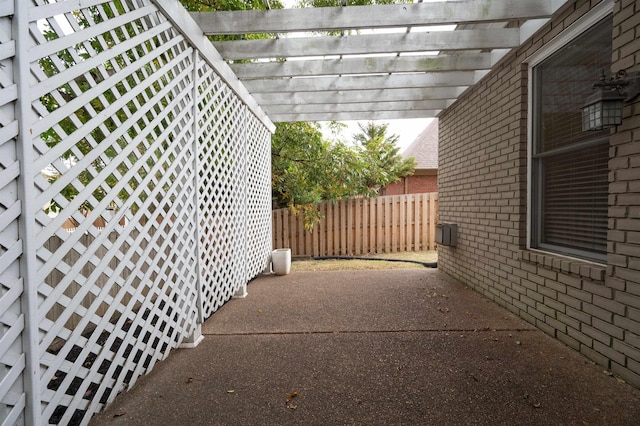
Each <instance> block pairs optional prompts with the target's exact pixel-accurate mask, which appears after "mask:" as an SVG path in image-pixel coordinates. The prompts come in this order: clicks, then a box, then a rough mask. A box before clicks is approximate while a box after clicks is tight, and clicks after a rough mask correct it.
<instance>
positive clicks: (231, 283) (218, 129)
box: [197, 62, 247, 318]
mask: <svg viewBox="0 0 640 426" xmlns="http://www.w3.org/2000/svg"><path fill="white" fill-rule="evenodd" d="M197 105H198V110H199V115H198V117H199V121H198V132H199V134H198V159H199V162H198V174H199V177H200V179H199V200H198V204H199V209H198V210H199V213H200V216H199V218H198V220H199V223H200V232H201V236H200V247H201V250H202V253H201V254H200V265H201V285H202V301H203V302H202V304H203V315H204V317H205V318H207V317H209V316H210V315H211V314H213V312H215V311H216V310H217V309H218V308H219V307H220V306H221V305H222V304H223V303H224V302H226V301H227V300H229V299H230V298H231V296H233V294H234V293H235V292H236V291H238V289H239V288H240V287H241V286H242V285H244V284H245V283H246V275H245V261H246V256H247V250H246V244H247V241H246V229H247V228H246V202H245V199H246V195H245V194H246V167H245V164H246V153H245V109H246V107H245V106H244V105H243V104H242V103H241V102H240V100H239V99H238V98H237V96H236V95H235V94H234V93H233V92H232V91H231V90H230V89H229V88H228V87H227V86H226V85H224V84H223V83H222V81H221V80H220V78H219V77H218V76H217V75H216V74H215V73H214V72H213V71H212V70H211V68H209V67H208V66H206V64H205V63H204V62H202V63H201V66H199V67H198V102H197Z"/></svg>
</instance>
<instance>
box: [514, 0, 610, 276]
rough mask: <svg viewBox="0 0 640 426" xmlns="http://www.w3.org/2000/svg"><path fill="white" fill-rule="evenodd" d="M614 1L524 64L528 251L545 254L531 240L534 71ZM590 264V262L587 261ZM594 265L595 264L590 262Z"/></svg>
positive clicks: (600, 17) (603, 4) (607, 12)
mask: <svg viewBox="0 0 640 426" xmlns="http://www.w3.org/2000/svg"><path fill="white" fill-rule="evenodd" d="M613 5H614V0H603V1H602V2H601V3H599V4H598V5H597V6H595V7H594V8H593V9H591V10H590V11H589V12H587V13H586V14H585V15H584V16H583V17H581V18H580V19H578V20H577V21H576V22H574V23H573V24H571V25H570V26H569V27H568V28H567V29H566V30H564V31H563V32H561V33H560V34H558V35H557V36H556V37H555V38H553V39H552V40H551V41H549V42H548V43H546V44H545V45H544V46H542V47H541V48H540V49H538V50H537V51H536V52H535V53H534V54H532V55H531V56H529V57H528V58H527V59H526V60H525V61H524V62H525V63H526V64H527V65H528V82H527V85H528V91H527V93H528V94H529V95H528V99H527V110H528V111H529V113H528V114H527V250H536V251H539V252H543V253H544V252H545V250H541V249H539V248H532V247H531V239H532V234H533V229H532V226H533V224H532V217H533V212H532V211H531V209H532V205H533V191H532V188H531V180H532V178H533V175H532V174H533V170H532V168H531V164H532V159H533V158H532V156H533V119H534V117H533V69H534V68H535V67H536V66H537V65H539V64H540V63H541V62H543V61H544V60H545V59H547V58H548V57H549V56H551V55H553V54H554V53H556V52H557V51H558V50H560V49H561V48H562V47H564V46H565V45H567V44H568V43H570V42H571V41H572V40H574V39H576V38H577V37H578V36H580V35H582V34H583V33H584V32H585V31H587V30H589V29H590V28H591V27H592V26H594V25H595V24H597V23H598V22H600V21H601V20H603V19H604V18H606V17H607V16H608V15H610V14H612V13H613ZM549 253H551V254H554V255H555V254H557V255H558V256H562V257H567V256H566V255H561V254H558V253H554V252H549ZM587 262H589V261H587ZM589 263H593V262H589Z"/></svg>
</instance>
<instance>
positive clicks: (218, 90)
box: [0, 0, 273, 425]
mask: <svg viewBox="0 0 640 426" xmlns="http://www.w3.org/2000/svg"><path fill="white" fill-rule="evenodd" d="M0 42H1V44H0V126H1V127H0V175H1V176H2V178H1V180H0V271H1V275H0V423H1V424H8V425H12V424H60V425H72V424H86V423H88V421H89V419H90V418H91V416H92V414H93V413H95V412H97V411H99V410H100V409H101V408H102V407H103V406H104V405H105V404H107V403H109V402H110V401H111V400H113V398H115V396H116V395H117V394H118V393H119V392H121V391H122V390H124V389H126V388H128V387H131V386H132V385H133V384H134V382H135V381H136V379H137V378H138V377H139V376H140V375H142V374H144V373H146V372H148V371H149V370H150V369H151V368H152V367H153V366H154V364H155V363H156V362H157V361H160V360H162V359H164V358H166V357H167V355H168V354H169V352H170V350H171V349H173V348H175V347H177V346H178V345H180V344H181V343H183V342H185V340H186V339H188V341H191V340H192V339H194V334H195V335H197V333H198V329H199V324H200V323H201V322H202V320H203V319H204V318H206V317H208V316H210V315H211V314H212V313H213V312H215V310H216V309H218V308H219V307H220V306H221V305H222V304H223V303H224V302H225V301H227V300H228V299H230V298H231V297H232V296H233V295H234V294H238V293H244V289H245V286H246V284H247V282H248V281H249V280H251V279H252V278H253V277H255V276H256V275H258V274H259V273H260V272H261V271H262V270H263V269H264V268H265V266H266V265H267V264H268V259H269V255H270V252H271V213H270V200H271V196H270V130H272V129H273V124H271V122H270V121H269V120H268V119H267V118H266V117H265V116H264V114H263V113H262V112H261V111H260V109H259V108H258V107H257V106H256V104H255V102H253V100H252V99H251V97H250V96H249V95H248V94H247V92H246V90H245V89H244V88H243V86H241V85H240V84H239V83H238V81H237V79H235V77H234V76H233V73H231V71H230V70H229V68H228V67H227V66H226V65H225V64H224V62H222V61H221V60H220V58H219V56H218V55H217V53H216V52H215V50H214V49H213V47H212V46H211V45H210V44H209V43H208V42H207V41H206V40H205V39H204V38H203V37H202V35H201V33H199V29H198V28H197V26H196V24H195V23H193V21H190V18H189V17H188V15H187V14H186V12H185V11H184V9H182V8H181V6H179V5H178V3H177V1H176V0H162V1H157V2H156V1H149V0H115V1H105V0H86V1H85V0H83V1H79V0H66V1H59V2H53V1H51V0H28V1H27V0H11V1H0Z"/></svg>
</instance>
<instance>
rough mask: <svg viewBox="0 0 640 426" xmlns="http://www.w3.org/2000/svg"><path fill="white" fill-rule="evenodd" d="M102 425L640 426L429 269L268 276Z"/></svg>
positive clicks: (604, 383) (515, 323)
mask: <svg viewBox="0 0 640 426" xmlns="http://www.w3.org/2000/svg"><path fill="white" fill-rule="evenodd" d="M203 334H204V335H205V339H204V341H203V342H202V343H201V344H200V345H199V346H198V347H197V348H195V349H181V350H177V351H174V352H172V355H171V356H170V357H169V358H168V359H167V360H165V361H163V362H161V363H159V364H158V365H157V366H156V367H155V368H154V370H153V371H152V372H151V373H150V374H149V375H148V376H145V377H143V378H141V379H140V380H139V381H138V383H137V384H136V386H135V387H134V388H133V389H132V390H131V391H130V392H128V393H126V394H122V395H120V396H119V397H118V398H117V399H116V400H115V402H114V403H113V404H112V405H111V406H110V407H109V408H108V409H107V411H106V412H104V413H102V414H100V415H98V416H96V417H94V419H93V420H92V422H91V424H92V425H94V426H97V425H120V424H123V425H124V424H126V425H159V424H165V425H185V424H191V425H213V424H305V425H309V424H400V423H402V424H447V425H453V424H487V425H493V424H520V425H523V424H531V425H534V424H536V425H537V424H563V425H569V424H579V425H582V424H592V425H604V424H607V425H613V424H615V425H625V424H629V425H631V424H637V420H638V418H640V391H639V390H637V389H635V388H633V387H631V386H629V385H627V384H625V383H622V382H620V381H618V380H616V379H615V378H613V377H611V376H609V375H607V374H606V373H605V372H603V371H602V368H600V367H598V366H595V365H593V364H592V363H591V362H589V361H588V360H587V359H586V358H583V357H582V356H581V355H579V354H577V353H576V352H574V351H573V350H570V349H568V348H566V347H564V346H563V345H562V344H561V343H559V342H558V341H556V340H554V339H552V338H551V337H549V336H547V335H545V334H543V333H542V332H541V331H539V330H536V329H534V328H533V327H532V326H531V325H529V324H527V323H525V322H523V321H521V320H520V319H518V318H516V317H515V316H514V315H512V314H510V313H509V312H508V311H506V310H504V309H502V308H501V307H499V306H497V305H496V304H494V303H493V302H490V301H487V300H485V299H483V298H482V297H481V296H479V295H478V294H476V293H475V292H473V291H472V290H470V289H468V288H466V287H464V286H463V285H461V284H459V283H457V282H456V281H454V280H452V279H450V278H449V277H447V276H446V275H444V274H443V273H440V272H439V271H437V270H428V269H404V270H385V271H336V272H298V273H292V274H290V275H287V276H283V277H275V276H263V277H259V278H258V279H256V280H255V281H253V282H252V283H251V284H250V285H249V297H248V298H246V299H238V300H232V301H230V302H229V303H227V304H226V305H225V306H223V307H222V308H221V309H220V311H218V312H217V313H216V314H214V315H213V317H212V318H210V319H209V320H208V321H207V322H206V323H205V324H204V326H203Z"/></svg>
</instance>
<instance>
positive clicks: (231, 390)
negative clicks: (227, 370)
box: [227, 389, 236, 393]
mask: <svg viewBox="0 0 640 426" xmlns="http://www.w3.org/2000/svg"><path fill="white" fill-rule="evenodd" d="M227 393H236V391H235V390H234V389H229V390H228V391H227Z"/></svg>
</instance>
